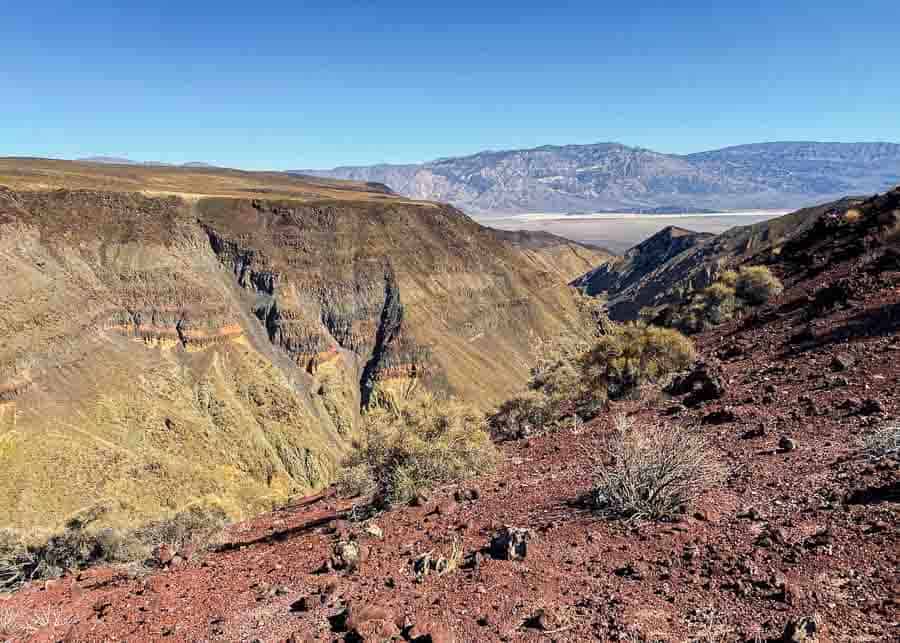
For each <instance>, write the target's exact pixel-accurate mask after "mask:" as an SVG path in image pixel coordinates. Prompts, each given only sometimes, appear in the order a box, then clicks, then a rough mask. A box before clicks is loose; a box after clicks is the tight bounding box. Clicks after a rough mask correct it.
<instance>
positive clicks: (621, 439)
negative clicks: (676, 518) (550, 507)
mask: <svg viewBox="0 0 900 643" xmlns="http://www.w3.org/2000/svg"><path fill="white" fill-rule="evenodd" d="M608 449H609V452H608V458H609V461H610V462H609V464H607V465H605V466H601V467H600V468H599V469H598V470H597V472H596V484H595V486H594V488H593V489H592V491H591V496H590V501H591V505H592V506H593V508H594V509H595V510H597V511H598V512H601V513H602V514H603V515H605V516H607V517H611V518H625V519H631V520H642V519H648V520H656V519H660V518H666V517H669V516H672V515H673V514H675V513H676V512H677V511H678V510H679V508H680V507H681V506H682V505H685V504H687V503H689V502H690V501H692V500H694V499H695V498H697V497H698V496H699V495H700V494H702V493H703V492H704V491H706V490H707V489H709V488H710V487H712V486H713V485H715V484H716V483H718V482H719V481H721V480H722V477H723V469H722V468H721V466H720V465H719V464H718V463H717V461H716V459H715V457H714V455H713V453H712V451H711V450H710V448H709V446H708V445H707V443H706V441H705V440H704V438H703V437H702V435H700V434H699V433H697V432H695V431H691V430H688V429H684V428H681V427H677V426H670V425H655V426H646V427H635V426H633V425H632V424H631V422H629V421H628V420H627V419H625V418H623V417H619V418H617V419H616V429H615V432H614V434H613V436H612V438H611V439H610V443H609V447H608Z"/></svg>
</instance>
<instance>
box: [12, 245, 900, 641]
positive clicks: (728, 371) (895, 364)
mask: <svg viewBox="0 0 900 643" xmlns="http://www.w3.org/2000/svg"><path fill="white" fill-rule="evenodd" d="M839 279H848V280H849V282H848V283H849V285H850V290H851V293H852V296H851V297H850V299H849V300H848V301H847V302H846V303H844V304H843V305H838V306H837V307H836V308H834V309H832V310H830V311H825V312H822V313H819V314H817V316H816V317H815V318H814V319H813V320H812V322H808V320H807V317H806V314H807V311H808V310H809V309H810V305H811V304H810V303H809V301H807V299H806V295H807V294H808V293H813V292H815V291H816V290H817V289H818V288H821V287H822V286H825V285H828V284H833V283H836V282H837V281H838V280H839ZM788 280H789V282H791V283H792V284H793V285H792V287H791V288H789V289H788V290H787V292H785V293H784V295H783V296H782V297H781V298H779V300H778V301H777V302H775V303H774V304H772V305H769V306H766V307H765V308H763V309H762V310H760V311H759V312H757V313H756V314H754V315H753V316H751V317H749V318H745V319H743V320H739V321H736V322H734V323H731V324H728V325H725V326H722V327H720V328H718V329H716V330H714V331H712V332H710V333H707V334H705V335H702V336H700V337H699V338H698V346H699V348H700V351H701V354H702V355H703V356H704V357H705V358H706V359H708V360H713V359H716V356H719V357H721V368H722V369H723V372H724V376H725V379H726V380H727V382H728V385H727V390H726V393H725V395H724V397H723V398H722V399H719V400H715V401H712V402H708V403H706V404H703V405H700V406H698V407H694V408H687V407H685V406H683V405H682V404H680V403H679V402H680V400H679V399H670V398H669V397H667V396H665V395H661V394H658V393H654V392H652V391H650V392H648V394H647V395H645V396H644V399H643V400H642V401H628V402H621V403H614V404H613V412H617V413H627V414H629V415H630V416H632V418H633V420H634V421H636V422H639V423H648V424H652V423H663V422H668V423H687V424H690V425H700V426H702V430H703V431H704V432H705V433H706V434H707V435H708V436H709V438H710V440H711V441H712V443H713V445H714V448H715V451H716V452H717V454H718V457H719V458H721V460H722V462H723V464H725V465H727V467H728V470H729V472H730V473H729V475H728V477H727V480H726V481H725V482H724V484H722V485H721V486H720V487H719V488H717V489H715V490H713V491H711V492H710V493H708V494H706V495H705V496H704V497H703V498H702V499H701V500H700V501H699V502H698V503H696V505H695V506H692V507H690V508H688V509H687V511H686V512H685V514H684V515H683V516H682V517H681V519H680V520H677V521H673V522H665V523H656V522H645V523H636V524H623V523H621V522H610V521H607V520H603V519H600V518H599V517H597V516H595V515H593V514H592V513H590V512H589V511H587V510H585V509H584V508H582V507H581V506H580V505H579V503H578V499H579V497H580V496H582V495H583V494H584V493H585V492H586V491H588V490H589V488H590V486H591V480H592V470H593V468H594V467H595V466H596V461H598V460H599V459H600V457H601V456H602V452H603V443H604V440H605V439H606V436H607V435H608V431H609V429H610V425H611V421H612V420H611V418H612V414H613V413H612V412H611V413H609V414H607V415H604V416H602V417H600V418H598V419H597V420H595V421H593V422H592V423H590V424H588V425H586V426H583V427H581V428H580V429H579V430H575V429H574V428H572V429H567V430H562V431H559V432H557V433H554V434H551V435H546V436H542V437H537V438H534V439H531V440H528V441H520V442H513V443H507V444H505V445H503V451H504V453H505V456H506V457H505V459H504V462H503V464H502V465H501V466H500V468H499V470H498V471H497V472H496V473H495V474H494V475H492V476H489V477H485V478H481V479H478V480H475V481H472V482H471V483H470V484H467V485H463V486H461V487H460V488H459V489H463V490H465V489H471V488H477V489H478V490H479V497H478V498H477V499H475V500H463V501H460V502H457V501H455V500H453V495H454V492H455V491H457V488H455V487H451V488H445V489H442V490H440V491H439V492H436V493H434V494H433V495H432V497H431V498H430V500H429V501H428V502H426V503H425V505H424V506H422V507H405V508H401V509H398V510H395V511H392V512H389V513H386V514H382V515H379V516H377V517H375V518H374V519H372V520H371V521H370V522H371V523H374V524H377V525H378V526H380V527H381V528H382V529H383V530H384V537H383V539H379V538H376V537H372V536H369V535H366V534H365V533H364V531H363V530H364V528H365V527H366V525H367V524H370V523H362V522H350V521H347V520H342V519H340V517H339V514H338V513H336V512H338V510H341V509H345V508H346V507H345V505H341V504H340V503H339V502H338V501H337V500H335V499H333V498H331V497H328V496H324V497H317V498H313V499H310V500H309V501H307V502H305V503H304V504H298V505H296V506H293V507H289V508H286V509H284V510H282V511H279V512H276V513H273V514H270V515H267V516H263V517H260V518H259V519H257V520H254V521H252V522H250V523H248V524H245V525H239V526H236V527H235V528H234V529H233V530H232V532H231V541H232V545H233V547H232V548H231V549H229V550H227V551H220V552H216V553H210V554H207V555H205V556H204V557H201V558H199V559H197V560H194V561H191V562H188V563H184V564H182V565H181V566H178V567H176V568H172V569H166V570H161V571H157V572H154V573H152V574H149V575H146V576H143V577H130V576H129V575H128V574H126V573H124V572H122V571H121V570H115V569H99V570H91V571H88V572H83V573H81V574H78V575H72V576H69V577H66V578H63V579H60V580H58V581H53V582H50V583H46V584H43V583H41V584H33V585H31V586H29V587H27V588H25V589H23V590H22V591H20V592H18V593H17V594H15V595H14V596H13V597H12V598H11V599H10V600H8V601H6V602H0V609H7V610H9V609H11V610H14V611H15V613H16V614H17V615H18V616H19V617H20V620H21V621H22V622H32V623H39V624H40V623H42V622H43V621H42V619H43V620H46V617H47V616H49V617H50V624H49V625H48V626H46V627H43V628H39V629H37V631H36V632H35V633H34V634H33V640H36V641H49V640H60V639H62V640H70V641H100V640H132V641H139V640H140V641H150V640H154V641H155V640H166V641H205V640H224V641H239V640H240V641H253V640H260V641H280V640H286V639H289V637H292V636H293V639H292V640H296V641H301V640H315V641H332V640H345V639H346V640H382V639H387V638H389V637H390V636H392V635H393V636H396V638H397V639H398V640H421V641H427V640H434V641H438V640H440V641H450V640H455V641H519V640H556V641H586V640H627V641H639V640H648V641H649V640H665V641H685V640H701V641H712V640H715V641H737V640H757V641H759V640H782V633H783V632H784V629H785V625H786V623H788V622H789V621H791V620H792V619H797V618H799V617H802V616H813V615H815V618H816V620H817V623H818V625H819V631H818V633H817V635H818V640H820V641H888V640H894V641H896V640H900V622H898V621H900V574H898V568H900V535H898V528H900V469H898V462H897V461H896V460H882V461H880V462H870V461H868V460H866V459H865V458H864V457H863V455H862V454H861V452H860V448H859V443H860V439H861V437H862V436H864V435H865V434H866V433H867V432H870V431H872V430H874V429H876V428H879V427H883V426H889V425H892V424H896V423H897V421H898V414H900V386H898V384H900V381H898V376H900V335H898V330H900V313H898V309H900V273H896V272H886V271H881V272H877V271H876V272H872V271H871V270H870V269H869V268H867V267H866V266H864V265H863V264H862V263H861V262H857V261H855V260H854V261H843V262H838V263H835V264H834V265H832V266H830V267H828V268H826V269H824V270H820V271H819V272H818V274H816V275H815V276H812V277H810V276H808V275H807V274H806V273H802V274H801V273H798V274H796V275H790V274H789V275H788ZM838 355H842V356H843V357H842V359H843V360H844V361H845V362H846V363H847V368H846V370H843V371H841V372H835V371H834V370H833V369H834V368H837V366H836V365H833V364H832V362H833V360H834V358H835V356H838ZM850 362H852V364H850ZM848 400H850V401H849V402H848ZM867 400H871V402H867ZM725 408H727V409H729V410H731V411H732V412H733V413H734V416H735V418H731V417H730V416H729V414H727V413H722V414H719V417H718V418H717V419H718V420H719V421H720V422H721V423H719V424H711V423H709V422H707V423H705V424H704V423H702V419H703V418H704V417H706V416H708V415H709V414H710V413H712V412H714V411H717V410H722V409H725ZM711 417H712V418H713V419H716V416H711ZM785 436H787V437H790V438H791V439H792V440H793V441H794V442H795V443H796V448H795V449H793V450H789V451H786V450H783V449H780V448H779V442H780V440H781V439H782V438H783V437H785ZM502 525H513V526H518V527H526V528H529V529H532V530H534V538H533V540H531V541H530V542H529V545H528V550H527V556H526V557H525V558H524V559H523V560H516V561H508V560H494V559H492V558H491V557H490V556H489V555H486V554H485V555H484V556H483V558H482V559H481V561H480V564H478V565H477V566H476V567H475V568H473V569H460V570H457V571H455V572H453V573H449V574H446V575H443V576H436V575H433V574H432V575H429V576H426V577H425V578H424V579H422V581H421V582H417V581H416V577H415V573H414V570H413V561H414V559H415V557H416V556H417V555H419V554H422V553H424V552H428V551H430V550H434V552H435V553H444V554H449V553H450V551H451V547H452V543H453V541H454V539H459V541H460V542H461V543H462V546H463V549H464V552H465V553H467V554H470V553H472V552H476V551H479V550H482V549H484V548H486V547H487V546H488V545H489V543H490V540H491V536H492V535H493V534H494V533H495V532H496V531H497V529H499V528H500V527H501V526H502ZM349 534H355V535H356V536H357V537H358V539H359V541H360V542H361V543H362V544H363V549H364V552H365V554H366V555H365V556H364V560H363V561H362V563H361V564H360V566H359V568H358V569H357V570H356V571H350V572H348V571H325V572H323V573H317V570H319V569H320V568H322V566H323V563H324V562H325V561H326V560H328V559H329V557H330V555H331V552H332V547H333V546H334V544H335V543H336V542H337V541H338V540H339V539H341V538H342V537H346V536H347V535H349ZM348 605H349V606H352V608H351V610H350V616H351V618H350V619H349V620H350V623H349V628H350V629H353V628H356V631H357V632H358V634H355V633H348V632H346V631H341V630H345V629H347V626H348V624H347V623H342V622H341V621H342V619H341V617H340V615H341V614H342V613H343V611H344V610H345V609H346V608H347V606H348ZM292 606H293V607H292ZM35 617H37V618H35ZM401 632H402V633H401ZM417 637H418V638H417ZM429 637H430V638H429ZM785 640H787V639H785ZM796 640H798V641H799V640H802V639H799V638H798V639H796ZM805 640H813V639H805Z"/></svg>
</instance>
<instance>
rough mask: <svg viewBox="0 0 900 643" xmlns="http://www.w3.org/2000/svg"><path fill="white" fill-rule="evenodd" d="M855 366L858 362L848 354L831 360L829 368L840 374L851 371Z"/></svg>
mask: <svg viewBox="0 0 900 643" xmlns="http://www.w3.org/2000/svg"><path fill="white" fill-rule="evenodd" d="M854 364H856V360H855V359H854V358H853V356H852V355H850V354H848V353H838V354H837V355H835V356H834V357H832V358H831V363H830V364H829V366H830V367H831V370H832V371H834V372H835V373H838V372H841V371H848V370H850V369H851V368H852V367H853V365H854Z"/></svg>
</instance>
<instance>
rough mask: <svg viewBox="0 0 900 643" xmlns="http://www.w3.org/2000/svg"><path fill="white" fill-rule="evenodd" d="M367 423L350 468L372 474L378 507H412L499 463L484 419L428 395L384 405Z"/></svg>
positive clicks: (349, 461) (372, 409) (374, 410)
mask: <svg viewBox="0 0 900 643" xmlns="http://www.w3.org/2000/svg"><path fill="white" fill-rule="evenodd" d="M363 421H364V434H365V438H364V441H363V443H362V444H360V445H359V446H358V447H357V448H356V449H355V450H354V452H353V453H352V454H351V455H350V457H349V458H348V459H347V461H346V462H345V467H346V468H356V469H357V473H356V474H354V475H356V476H360V477H361V473H360V471H362V468H365V469H366V470H367V473H368V475H367V478H368V479H370V480H371V481H372V485H373V487H374V498H373V502H374V503H375V504H376V505H377V506H381V507H387V506H390V505H393V504H396V503H402V502H408V501H409V500H412V499H413V498H414V497H415V496H416V495H417V494H419V493H420V492H424V491H426V490H427V489H429V488H431V487H433V486H435V485H437V484H442V483H446V482H452V481H456V480H463V479H466V478H469V477H471V476H474V475H477V474H479V473H482V472H485V471H487V470H489V469H491V468H492V467H493V465H494V463H495V461H496V457H497V452H496V449H495V448H494V446H493V443H492V442H491V440H490V437H489V436H488V433H487V431H486V428H487V427H486V424H485V420H484V416H483V415H482V414H481V413H479V412H478V411H476V410H475V409H474V408H472V407H469V406H466V405H464V404H462V403H460V402H458V401H455V400H446V399H438V398H436V397H434V396H433V395H431V394H429V393H426V392H422V393H418V394H417V395H415V396H414V397H411V398H408V399H407V398H397V397H395V398H392V399H390V400H381V401H380V402H379V403H378V404H377V405H375V406H373V407H370V408H369V410H368V411H367V412H366V414H365V416H364V418H363Z"/></svg>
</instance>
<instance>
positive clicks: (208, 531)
mask: <svg viewBox="0 0 900 643" xmlns="http://www.w3.org/2000/svg"><path fill="white" fill-rule="evenodd" d="M227 524H228V517H227V515H226V514H225V511H224V510H223V509H222V508H221V507H217V506H208V505H194V506H191V507H187V508H186V509H183V510H182V511H179V512H178V513H175V514H173V515H172V516H170V517H168V518H165V519H163V520H158V521H155V522H151V523H149V524H147V525H145V526H143V527H141V528H140V529H138V530H136V531H135V537H136V538H137V540H138V542H139V543H141V544H143V545H145V546H147V547H150V548H153V547H155V546H156V545H161V544H167V545H172V546H173V547H175V548H176V549H178V548H182V547H184V546H185V545H191V546H193V547H194V548H196V549H197V550H203V549H206V548H207V547H209V546H210V545H211V544H213V541H214V539H215V538H216V537H217V536H218V535H219V534H221V532H222V530H223V529H224V528H225V526H226V525H227Z"/></svg>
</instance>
